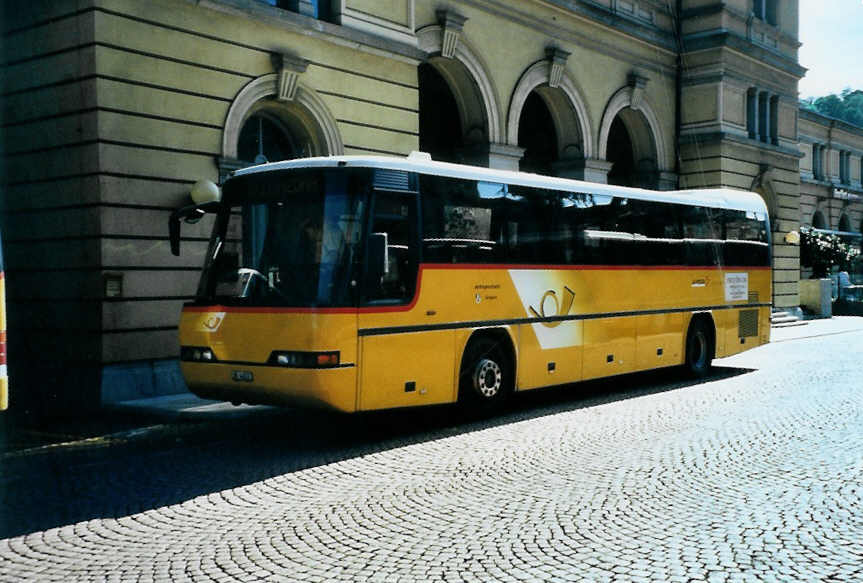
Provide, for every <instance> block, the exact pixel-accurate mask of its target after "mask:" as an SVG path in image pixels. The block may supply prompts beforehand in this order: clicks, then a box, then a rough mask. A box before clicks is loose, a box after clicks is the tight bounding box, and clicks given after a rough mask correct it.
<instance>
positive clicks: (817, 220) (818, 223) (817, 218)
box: [812, 211, 827, 229]
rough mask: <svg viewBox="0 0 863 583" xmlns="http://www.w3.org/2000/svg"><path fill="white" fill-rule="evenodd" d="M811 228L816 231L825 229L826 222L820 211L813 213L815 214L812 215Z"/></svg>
mask: <svg viewBox="0 0 863 583" xmlns="http://www.w3.org/2000/svg"><path fill="white" fill-rule="evenodd" d="M812 226H813V227H815V228H816V229H826V228H827V221H826V220H824V213H822V212H821V211H815V214H814V215H812Z"/></svg>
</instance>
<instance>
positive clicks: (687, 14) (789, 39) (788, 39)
mask: <svg viewBox="0 0 863 583" xmlns="http://www.w3.org/2000/svg"><path fill="white" fill-rule="evenodd" d="M723 12H724V13H726V14H730V15H731V16H733V17H734V18H736V19H737V20H738V21H740V22H743V23H745V22H746V21H747V20H749V18H750V17H751V15H752V14H751V13H746V12H742V11H740V10H737V9H735V8H734V7H733V6H729V5H728V3H727V2H716V3H714V4H705V5H704V6H697V7H695V8H687V9H685V10H683V11H682V12H681V13H680V18H681V20H689V19H693V18H703V17H705V16H713V15H715V14H721V13H723ZM763 25H764V26H766V27H770V28H771V29H774V30H776V33H777V35H778V36H779V38H780V39H781V40H782V42H784V43H788V44H789V45H791V46H793V47H794V48H798V49H799V48H800V47H801V46H803V44H802V43H801V42H800V41H799V40H798V39H797V37H795V36H793V35H790V34H788V33H787V32H785V31H783V30H781V29H779V27H777V26H775V25H773V24H767V23H766V22H765V23H763Z"/></svg>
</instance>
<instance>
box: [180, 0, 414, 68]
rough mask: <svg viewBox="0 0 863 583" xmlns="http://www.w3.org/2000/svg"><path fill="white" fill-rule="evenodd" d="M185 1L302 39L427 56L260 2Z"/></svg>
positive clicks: (406, 58)
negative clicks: (311, 38) (318, 39)
mask: <svg viewBox="0 0 863 583" xmlns="http://www.w3.org/2000/svg"><path fill="white" fill-rule="evenodd" d="M185 2H186V3H188V4H192V5H194V6H198V7H201V8H207V9H209V10H214V11H216V12H221V13H223V14H231V15H235V16H243V17H245V18H249V19H252V20H256V21H258V22H261V23H263V24H266V25H267V26H273V27H276V28H281V29H284V30H287V31H290V32H292V33H295V34H299V35H303V36H309V37H315V38H320V39H322V40H326V41H328V42H331V43H333V44H335V45H341V46H344V47H348V48H351V49H354V50H359V51H363V52H366V53H370V54H373V55H378V56H383V57H388V58H391V59H396V60H399V61H403V62H407V63H410V64H419V63H421V62H423V61H424V60H425V59H426V57H427V55H426V54H425V53H424V52H423V51H421V50H420V49H419V48H417V47H416V46H412V45H409V44H406V43H402V42H398V41H396V40H393V39H389V38H386V37H383V36H379V35H375V34H371V33H367V32H362V31H359V30H355V29H352V28H348V27H346V26H340V25H338V24H332V23H329V22H324V21H322V20H318V19H316V18H311V17H309V16H305V15H303V14H298V13H296V12H291V11H289V10H284V9H281V8H276V7H274V6H269V5H268V4H264V3H263V2H258V1H257V0H185Z"/></svg>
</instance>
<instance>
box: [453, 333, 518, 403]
mask: <svg viewBox="0 0 863 583" xmlns="http://www.w3.org/2000/svg"><path fill="white" fill-rule="evenodd" d="M512 371H513V366H512V362H511V359H510V358H509V356H508V354H507V352H506V350H505V349H504V347H503V346H501V343H500V342H499V341H497V340H495V339H493V338H490V337H487V336H481V337H479V338H476V339H472V340H471V341H470V342H469V343H468V347H467V349H465V352H464V356H463V357H462V361H461V372H460V375H459V402H460V403H463V404H464V405H466V406H468V407H470V408H472V409H479V410H491V409H495V408H497V407H499V406H500V405H501V404H502V403H503V402H504V401H505V400H506V398H507V397H508V396H509V394H510V393H511V392H512V388H513V386H514V378H513V372H512Z"/></svg>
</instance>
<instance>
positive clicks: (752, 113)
mask: <svg viewBox="0 0 863 583" xmlns="http://www.w3.org/2000/svg"><path fill="white" fill-rule="evenodd" d="M746 128H747V129H748V130H749V137H750V138H751V139H753V140H757V139H758V91H757V90H756V89H750V90H749V91H747V92H746Z"/></svg>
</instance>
